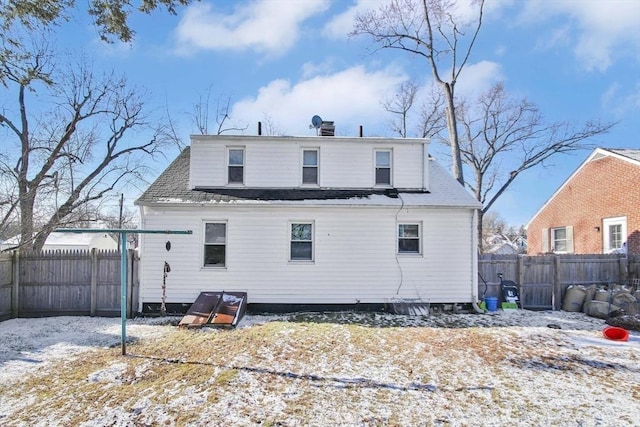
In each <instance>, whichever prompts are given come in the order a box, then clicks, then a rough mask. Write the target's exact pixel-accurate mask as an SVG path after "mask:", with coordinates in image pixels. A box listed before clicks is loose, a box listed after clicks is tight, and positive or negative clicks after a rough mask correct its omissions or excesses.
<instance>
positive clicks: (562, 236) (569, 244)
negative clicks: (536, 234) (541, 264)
mask: <svg viewBox="0 0 640 427" xmlns="http://www.w3.org/2000/svg"><path fill="white" fill-rule="evenodd" d="M542 252H543V253H549V252H555V253H568V254H571V253H573V226H571V225H567V226H564V227H554V228H543V229H542Z"/></svg>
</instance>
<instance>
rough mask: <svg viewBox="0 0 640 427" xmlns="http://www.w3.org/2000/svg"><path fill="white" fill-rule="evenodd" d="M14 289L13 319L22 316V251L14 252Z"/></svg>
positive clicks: (12, 290)
mask: <svg viewBox="0 0 640 427" xmlns="http://www.w3.org/2000/svg"><path fill="white" fill-rule="evenodd" d="M12 264H13V271H12V273H13V275H12V276H13V287H12V288H11V317H12V318H16V317H18V316H19V315H20V250H19V249H16V250H15V251H13V263H12Z"/></svg>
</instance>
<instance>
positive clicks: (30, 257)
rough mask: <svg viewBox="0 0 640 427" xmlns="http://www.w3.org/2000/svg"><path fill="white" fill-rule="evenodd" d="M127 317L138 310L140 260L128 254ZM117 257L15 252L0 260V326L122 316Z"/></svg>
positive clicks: (98, 253) (111, 254)
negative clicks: (21, 319)
mask: <svg viewBox="0 0 640 427" xmlns="http://www.w3.org/2000/svg"><path fill="white" fill-rule="evenodd" d="M127 252H128V253H127V316H128V317H132V315H133V313H134V312H135V310H136V307H137V304H138V289H139V282H138V256H137V253H136V252H134V251H131V250H129V251H127ZM120 264H121V257H120V252H118V251H96V250H92V251H91V252H90V251H42V252H20V251H14V252H12V253H9V254H3V255H0V320H6V319H9V318H12V317H44V316H67V315H68V316H113V317H117V316H120V300H121V292H120V290H121V283H120V277H121V276H120Z"/></svg>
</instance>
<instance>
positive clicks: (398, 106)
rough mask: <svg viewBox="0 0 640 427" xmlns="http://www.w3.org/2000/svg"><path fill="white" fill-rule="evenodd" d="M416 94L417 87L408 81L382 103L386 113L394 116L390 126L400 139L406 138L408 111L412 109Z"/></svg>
mask: <svg viewBox="0 0 640 427" xmlns="http://www.w3.org/2000/svg"><path fill="white" fill-rule="evenodd" d="M417 93H418V85H417V84H416V83H415V82H413V81H411V80H409V81H406V82H403V83H402V84H401V85H400V87H399V88H398V93H396V94H395V95H394V96H393V97H392V98H390V99H386V100H385V101H383V103H382V106H383V107H384V109H385V110H387V112H389V113H391V114H393V115H394V116H396V117H395V118H394V119H393V120H392V121H391V123H390V125H391V129H392V130H393V132H394V133H396V134H398V135H400V137H401V138H406V137H407V126H408V119H409V111H410V110H411V107H413V103H414V102H415V99H416V94H417Z"/></svg>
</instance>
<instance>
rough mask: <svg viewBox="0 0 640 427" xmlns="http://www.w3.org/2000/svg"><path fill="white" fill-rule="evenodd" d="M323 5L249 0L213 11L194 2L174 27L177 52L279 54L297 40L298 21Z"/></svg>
mask: <svg viewBox="0 0 640 427" xmlns="http://www.w3.org/2000/svg"><path fill="white" fill-rule="evenodd" d="M234 4H235V3H234ZM327 7H328V3H327V1H326V0H305V1H304V2H302V1H295V2H283V1H269V0H253V1H250V2H244V3H241V4H240V5H239V6H236V7H235V9H234V11H233V13H231V14H225V13H222V12H218V11H216V10H214V7H213V5H212V4H210V3H194V4H193V5H191V6H189V8H188V9H187V10H186V12H185V14H184V16H183V17H182V19H181V20H180V23H179V24H178V27H177V29H176V39H177V45H178V49H177V50H178V51H179V52H180V53H191V52H193V51H197V50H240V51H242V50H253V51H256V52H259V53H269V54H276V55H278V54H282V53H284V52H286V51H287V50H289V49H290V48H291V47H292V46H293V45H294V44H295V42H296V41H297V39H298V36H299V33H300V27H301V25H302V23H303V22H304V21H305V20H306V19H308V18H310V17H312V16H314V15H316V14H318V13H321V12H323V11H324V10H326V9H327Z"/></svg>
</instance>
